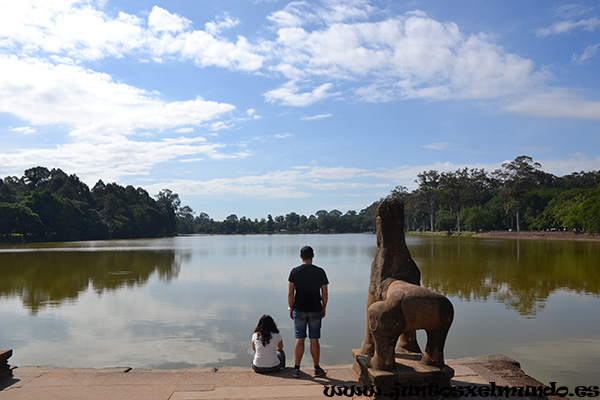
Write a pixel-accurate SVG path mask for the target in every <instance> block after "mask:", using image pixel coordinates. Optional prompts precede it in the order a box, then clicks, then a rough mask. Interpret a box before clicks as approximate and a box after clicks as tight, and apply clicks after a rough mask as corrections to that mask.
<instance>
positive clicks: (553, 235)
mask: <svg viewBox="0 0 600 400" xmlns="http://www.w3.org/2000/svg"><path fill="white" fill-rule="evenodd" d="M472 237H476V238H491V239H534V240H579V241H590V242H597V241H600V235H588V234H587V233H574V232H544V231H539V232H538V231H523V232H508V231H490V232H481V233H476V234H474V235H473V236H472Z"/></svg>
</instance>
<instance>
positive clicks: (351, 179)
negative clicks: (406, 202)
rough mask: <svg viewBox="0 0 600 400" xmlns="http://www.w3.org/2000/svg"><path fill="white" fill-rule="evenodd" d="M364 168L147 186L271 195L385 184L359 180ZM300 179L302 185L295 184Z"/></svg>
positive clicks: (281, 196) (296, 196)
mask: <svg viewBox="0 0 600 400" xmlns="http://www.w3.org/2000/svg"><path fill="white" fill-rule="evenodd" d="M367 174H368V171H367V170H364V169H361V168H353V167H321V166H298V167H294V168H290V169H287V170H279V171H273V172H268V173H265V174H262V175H246V176H242V177H238V178H216V179H211V180H207V181H194V180H173V181H170V182H162V183H157V184H153V185H150V186H148V187H147V188H149V190H157V191H158V190H160V188H163V187H169V188H171V190H174V191H175V192H177V193H179V194H180V195H189V196H194V195H208V196H211V195H218V196H220V195H236V196H246V197H261V198H265V199H266V198H270V199H299V198H306V197H311V196H313V195H314V191H320V190H334V189H351V190H352V189H357V190H359V189H365V188H382V187H388V186H389V185H388V184H384V183H373V182H369V181H367V182H360V179H364V178H365V177H366V176H367ZM298 182H302V185H300V186H299V185H298Z"/></svg>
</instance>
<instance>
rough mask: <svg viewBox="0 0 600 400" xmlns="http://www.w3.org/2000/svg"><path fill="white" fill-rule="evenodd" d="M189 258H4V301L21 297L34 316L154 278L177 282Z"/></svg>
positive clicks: (0, 285) (138, 254)
mask: <svg viewBox="0 0 600 400" xmlns="http://www.w3.org/2000/svg"><path fill="white" fill-rule="evenodd" d="M182 257H186V256H185V255H183V256H182V255H181V254H179V253H178V254H176V253H175V252H174V251H170V250H164V251H163V250H161V251H92V252H88V251H71V252H63V251H57V252H15V253H0V296H2V297H16V296H19V297H21V299H22V301H23V304H24V305H25V306H26V307H27V308H29V309H30V310H31V312H32V313H33V314H36V313H37V312H38V310H39V309H40V308H42V307H44V306H47V305H58V304H60V303H62V302H63V301H64V300H66V299H76V298H77V297H78V296H79V293H80V292H82V291H85V290H87V289H88V287H90V286H91V287H92V288H93V289H94V291H96V292H97V293H103V292H104V291H115V290H117V289H119V288H122V287H135V286H138V285H144V284H145V283H146V282H148V279H149V278H150V276H151V275H152V274H153V273H156V274H157V275H158V277H159V279H160V280H164V281H170V280H172V279H173V278H176V277H177V276H178V274H179V271H180V268H181V258H182Z"/></svg>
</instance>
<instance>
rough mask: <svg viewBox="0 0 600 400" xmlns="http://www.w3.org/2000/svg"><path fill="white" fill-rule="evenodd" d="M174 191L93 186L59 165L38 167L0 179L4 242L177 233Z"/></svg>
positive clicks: (0, 220)
mask: <svg viewBox="0 0 600 400" xmlns="http://www.w3.org/2000/svg"><path fill="white" fill-rule="evenodd" d="M180 204H181V201H180V200H179V196H178V195H177V194H176V193H173V192H171V191H170V190H168V189H165V190H162V191H161V192H160V193H159V194H158V196H156V198H152V197H151V196H150V195H149V194H148V192H146V191H145V190H144V189H142V188H137V189H136V188H134V187H133V186H127V187H123V186H120V185H118V184H116V183H109V184H104V182H102V180H99V181H98V182H97V183H96V184H95V185H94V187H93V188H92V189H91V190H90V188H89V187H88V186H87V185H86V184H85V183H83V182H82V181H81V180H80V179H79V178H78V177H77V176H76V175H67V174H66V173H65V172H63V171H62V170H60V169H52V170H48V169H47V168H45V167H34V168H30V169H27V170H25V172H24V174H23V176H22V177H20V178H17V177H15V176H7V177H5V178H4V179H0V240H2V241H17V240H21V241H71V240H95V239H127V238H140V237H164V236H174V235H176V234H177V215H176V213H177V211H178V210H179V208H180Z"/></svg>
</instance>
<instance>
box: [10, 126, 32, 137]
mask: <svg viewBox="0 0 600 400" xmlns="http://www.w3.org/2000/svg"><path fill="white" fill-rule="evenodd" d="M11 131H13V132H17V133H19V134H21V135H31V134H34V133H35V132H36V130H35V129H33V128H32V127H30V126H21V127H18V128H12V129H11Z"/></svg>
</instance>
